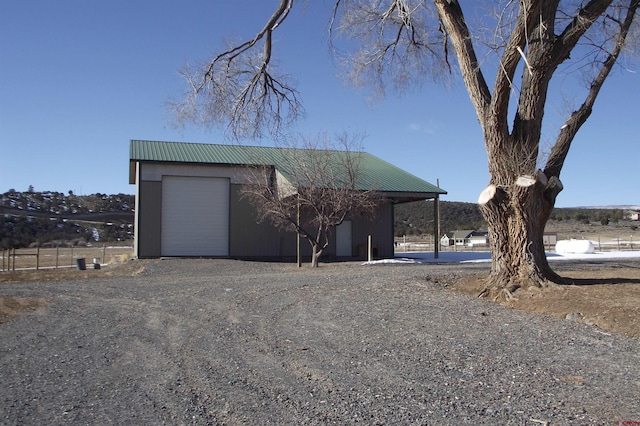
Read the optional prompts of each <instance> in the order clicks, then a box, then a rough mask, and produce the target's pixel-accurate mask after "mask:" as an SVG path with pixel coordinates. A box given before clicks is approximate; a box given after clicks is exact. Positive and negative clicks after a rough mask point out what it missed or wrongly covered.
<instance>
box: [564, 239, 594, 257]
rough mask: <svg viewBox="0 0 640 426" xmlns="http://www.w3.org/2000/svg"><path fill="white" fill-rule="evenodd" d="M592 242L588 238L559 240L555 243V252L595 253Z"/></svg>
mask: <svg viewBox="0 0 640 426" xmlns="http://www.w3.org/2000/svg"><path fill="white" fill-rule="evenodd" d="M595 252H596V250H595V248H594V247H593V243H592V242H591V241H589V240H560V241H558V242H557V243H556V253H559V254H569V253H571V254H587V253H592V254H593V253H595Z"/></svg>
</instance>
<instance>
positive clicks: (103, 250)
mask: <svg viewBox="0 0 640 426" xmlns="http://www.w3.org/2000/svg"><path fill="white" fill-rule="evenodd" d="M106 250H107V242H106V241H105V242H104V244H103V245H102V261H101V262H100V263H102V264H103V265H104V253H105V251H106Z"/></svg>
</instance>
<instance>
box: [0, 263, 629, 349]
mask: <svg viewBox="0 0 640 426" xmlns="http://www.w3.org/2000/svg"><path fill="white" fill-rule="evenodd" d="M143 268H144V266H143V264H141V263H139V262H136V261H129V262H126V263H121V264H117V265H111V266H106V267H103V268H102V269H100V270H94V269H87V270H86V271H78V270H76V269H73V268H65V269H51V270H39V271H19V272H18V271H16V272H4V273H2V274H0V285H5V284H8V283H15V282H27V281H45V282H55V281H62V280H74V279H79V280H87V279H95V278H105V277H117V276H131V275H136V274H139V273H140V272H142V271H143ZM560 274H561V275H562V276H566V277H571V278H574V279H576V281H577V282H578V283H579V285H572V286H553V287H551V288H547V289H545V290H528V291H518V292H516V293H515V300H512V301H509V302H504V303H503V304H504V305H505V306H508V307H510V308H513V309H519V310H525V311H530V312H537V313H540V314H544V315H553V316H556V317H560V318H567V319H571V320H575V321H579V322H584V323H587V324H591V325H593V326H595V327H598V328H600V329H602V330H603V331H604V332H615V333H621V334H625V335H627V336H631V337H635V338H640V266H639V267H638V268H634V267H623V268H621V267H619V266H616V265H611V266H604V267H602V268H598V269H594V268H585V269H576V270H567V271H560ZM484 278H485V276H484V275H478V274H476V275H470V276H466V277H464V278H461V279H459V280H457V281H456V282H452V283H447V288H448V289H450V290H453V291H457V292H461V293H465V294H471V295H477V294H478V293H479V292H480V291H481V290H482V288H483V286H484ZM46 303H47V301H46V300H44V299H20V298H8V297H0V324H1V323H4V322H6V321H8V320H10V319H11V318H12V317H14V316H16V315H20V314H21V313H24V312H29V311H33V310H35V309H38V308H39V307H41V306H44V305H46Z"/></svg>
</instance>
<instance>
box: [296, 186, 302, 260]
mask: <svg viewBox="0 0 640 426" xmlns="http://www.w3.org/2000/svg"><path fill="white" fill-rule="evenodd" d="M297 216H298V217H297V219H296V220H297V221H298V228H300V194H298V215H297ZM296 256H297V258H298V268H302V253H301V252H300V231H299V230H298V232H296Z"/></svg>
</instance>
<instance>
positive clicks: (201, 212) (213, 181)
mask: <svg viewBox="0 0 640 426" xmlns="http://www.w3.org/2000/svg"><path fill="white" fill-rule="evenodd" d="M161 244H162V248H161V251H162V255H163V256H228V255H229V180H228V179H224V178H207V177H180V176H164V177H163V179H162V236H161Z"/></svg>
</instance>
